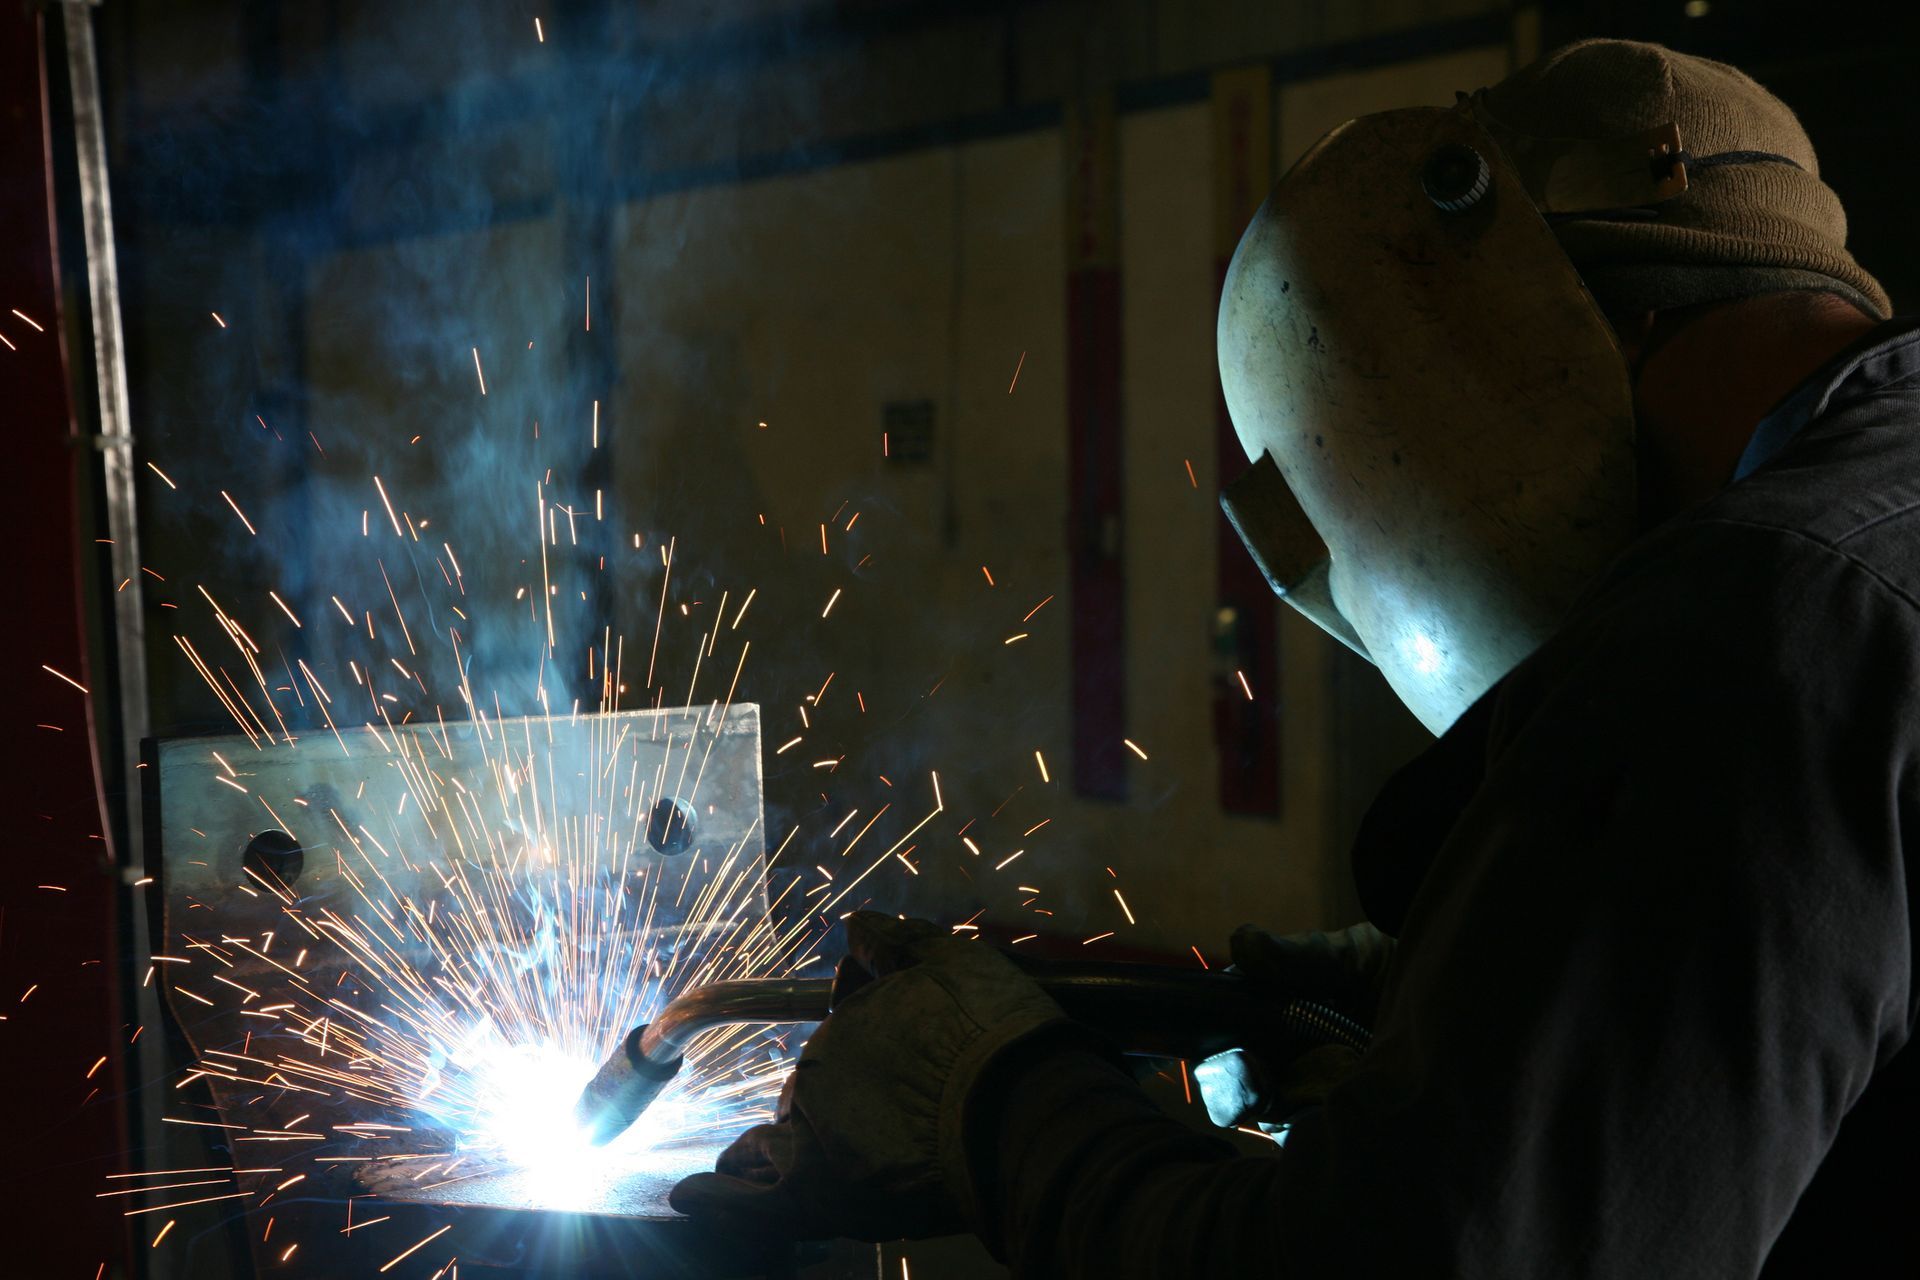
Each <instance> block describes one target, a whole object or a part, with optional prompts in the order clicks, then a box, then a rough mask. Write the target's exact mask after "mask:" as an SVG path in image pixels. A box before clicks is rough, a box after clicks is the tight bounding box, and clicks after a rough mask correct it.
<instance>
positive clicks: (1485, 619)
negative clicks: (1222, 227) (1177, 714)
mask: <svg viewBox="0 0 1920 1280" xmlns="http://www.w3.org/2000/svg"><path fill="white" fill-rule="evenodd" d="M1219 357H1220V376H1221V382H1222V384H1223V386H1224V388H1225V391H1226V397H1227V406H1228V409H1229V411H1230V412H1231V414H1232V416H1233V422H1234V428H1235V430H1236V431H1237V432H1238V434H1239V436H1240V442H1241V444H1242V446H1243V447H1244V448H1245V449H1246V451H1247V456H1248V458H1249V459H1250V460H1253V461H1254V463H1255V467H1254V469H1253V470H1252V471H1251V472H1249V474H1248V476H1247V477H1246V478H1245V479H1244V480H1243V481H1241V482H1236V484H1235V485H1233V486H1229V490H1228V492H1227V494H1226V495H1225V496H1224V497H1223V500H1222V501H1223V504H1224V505H1226V507H1227V508H1228V512H1229V515H1230V516H1231V517H1232V518H1233V521H1234V524H1235V527H1236V528H1238V529H1239V530H1240V531H1241V534H1242V537H1243V539H1245V540H1246V541H1247V542H1248V544H1249V548H1250V550H1252V551H1253V553H1254V556H1255V559H1256V560H1258V561H1259V562H1260V564H1261V567H1262V569H1263V571H1264V572H1266V574H1267V577H1268V579H1269V581H1270V582H1272V583H1273V585H1274V587H1275V590H1276V591H1277V592H1279V593H1280V594H1281V596H1282V597H1283V598H1284V599H1287V600H1288V601H1289V602H1290V603H1293V604H1295V605H1296V606H1297V607H1299V608H1300V609H1301V611H1302V612H1304V613H1306V614H1307V615H1308V616H1309V617H1312V618H1314V620H1315V621H1317V622H1320V623H1321V625H1323V626H1325V627H1326V628H1327V629H1328V630H1329V631H1331V632H1333V633H1334V634H1335V635H1337V636H1339V637H1340V638H1341V639H1342V640H1343V641H1345V642H1346V643H1348V644H1349V645H1351V646H1352V647H1354V648H1355V649H1357V650H1359V651H1361V652H1363V653H1365V654H1367V655H1368V656H1369V657H1371V658H1372V660H1373V661H1374V662H1375V663H1377V664H1378V665H1379V667H1380V669H1381V672H1382V673H1383V674H1384V675H1385V676H1386V678H1387V680H1388V682H1389V683H1390V684H1391V685H1392V686H1393V688H1394V690H1395V692H1396V693H1398V694H1399V696H1400V698H1401V700H1402V701H1403V702H1405V703H1406V704H1407V706H1408V708H1409V709H1410V710H1412V711H1413V713H1414V714H1415V715H1416V716H1418V717H1419V718H1420V720H1421V721H1422V722H1423V723H1424V724H1426V725H1427V727H1428V728H1429V729H1432V730H1433V731H1434V732H1436V733H1437V732H1440V731H1441V730H1444V729H1445V728H1446V726H1447V725H1449V724H1451V723H1452V722H1453V720H1454V719H1455V718H1457V717H1458V716H1459V714H1460V713H1461V712H1462V711H1464V710H1465V709H1466V708H1467V707H1468V706H1470V705H1471V704H1472V703H1473V701H1474V700H1475V699H1476V698H1478V697H1479V696H1480V694H1481V693H1483V692H1485V691H1486V689H1487V688H1489V687H1490V686H1491V685H1492V684H1493V683H1494V682H1495V681H1497V680H1498V679H1499V678H1500V677H1501V676H1502V675H1504V674H1506V672H1507V671H1509V670H1510V669H1512V667H1513V666H1515V665H1516V664H1517V663H1518V662H1520V661H1521V659H1523V658H1525V657H1526V656H1527V655H1528V654H1529V653H1531V652H1533V650H1534V649H1536V648H1537V647H1538V646H1539V645H1540V644H1541V643H1542V642H1543V641H1544V640H1545V639H1546V637H1547V636H1548V635H1549V634H1550V633H1551V632H1552V631H1553V629H1554V628H1555V626H1557V625H1558V623H1559V621H1560V618H1561V617H1562V615H1563V614H1564V612H1565V610H1566V609H1567V607H1568V606H1569V605H1570V604H1571V603H1572V601H1573V599H1574V598H1575V597H1576V596H1577V594H1578V593H1579V591H1580V590H1581V588H1582V587H1584V586H1585V585H1586V583H1587V582H1588V581H1590V580H1591V579H1592V578H1593V576H1594V575H1595V574H1596V573H1597V572H1598V571H1599V570H1600V569H1601V568H1602V567H1604V565H1605V564H1606V563H1607V561H1608V560H1610V559H1611V558H1612V557H1613V555H1614V554H1615V553H1616V552H1618V551H1619V550H1620V549H1621V548H1622V547H1624V546H1625V545H1626V544H1627V542H1628V541H1630V540H1631V538H1632V536H1633V532H1634V512H1635V482H1634V470H1633V405H1632V392H1631V387H1630V385H1629V380H1628V375H1627V368H1626V363H1625V361H1624V359H1623V358H1622V356H1621V354H1620V351H1619V349H1618V347H1617V345H1616V343H1615V341H1614V337H1613V333H1612V330H1611V329H1610V328H1609V327H1608V325H1607V323H1606V321H1605V320H1604V319H1603V318H1602V317H1601V315H1600V313H1599V311H1598V309H1597V308H1596V307H1595V305H1594V303H1593V300H1592V298H1591V297H1590V296H1589V295H1588V293H1587V291H1586V289H1585V288H1584V287H1583V286H1582V285H1581V283H1580V279H1579V276H1578V275H1577V274H1576V272H1575V271H1574V268H1573V265H1572V263H1570V262H1569V261H1568V260H1567V257H1566V255H1565V253H1563V252H1562V251H1561V249H1560V247H1559V245H1558V243H1557V242H1556V241H1555V239H1554V236H1553V233H1552V231H1551V230H1550V229H1549V228H1548V226H1547V224H1546V222H1545V221H1544V219H1543V218H1542V216H1541V214H1540V212H1539V211H1538V209H1537V208H1536V206H1535V204H1534V202H1533V200H1532V199H1531V198H1530V197H1529V193H1528V190H1527V188H1526V185H1525V183H1524V182H1523V181H1522V179H1521V177H1520V175H1519V174H1518V172H1517V171H1516V170H1515V168H1514V166H1513V164H1512V162H1511V161H1510V160H1509V158H1508V157H1507V155H1506V154H1505V153H1504V152H1503V151H1502V150H1501V148H1500V146H1499V145H1498V144H1497V143H1496V142H1495V141H1494V139H1493V137H1492V135H1490V134H1489V133H1488V131H1487V129H1486V128H1485V127H1484V126H1483V125H1482V124H1481V123H1480V122H1479V121H1478V120H1476V119H1475V116H1474V114H1473V112H1472V110H1471V109H1470V108H1469V107H1468V106H1467V105H1465V104H1463V106H1462V107H1460V108H1456V109H1452V110H1448V109H1444V108H1414V109H1409V110H1403V111H1389V112H1384V113H1382V114H1379V115H1373V116H1366V117H1363V118H1361V119H1359V120H1354V121H1350V122H1349V123H1347V124H1345V125H1342V126H1340V127H1339V128H1337V129H1335V130H1334V131H1333V132H1332V133H1330V134H1328V135H1327V136H1326V137H1325V138H1323V139H1321V141H1320V142H1319V143H1318V144H1316V145H1315V146H1314V148H1313V149H1312V150H1311V151H1309V152H1308V153H1307V154H1306V156H1304V157H1303V158H1302V159H1301V160H1300V162H1299V163H1298V164H1296V165H1295V166H1294V168H1293V169H1292V171H1291V172H1289V173H1288V174H1287V176H1286V177H1285V178H1283V179H1282V180H1281V182H1280V183H1279V185H1278V186H1276V187H1275V188H1274V190H1273V193H1272V194H1271V195H1270V196H1269V197H1268V199H1267V202H1266V204H1265V205H1264V206H1262V208H1261V210H1260V213H1259V214H1258V215H1257V216H1256V217H1255V219H1254V221H1253V224H1252V225H1251V226H1250V227H1249V228H1248V230H1247V232H1246V234H1245V236H1243V237H1242V239H1241V241H1240V246H1239V249H1238V250H1237V252H1236V253H1235V255H1234V260H1233V265H1232V267H1231V268H1230V270H1229V272H1228V276H1227V284H1226V289H1225V292H1224V294H1223V296H1222V299H1221V306H1220V325H1219Z"/></svg>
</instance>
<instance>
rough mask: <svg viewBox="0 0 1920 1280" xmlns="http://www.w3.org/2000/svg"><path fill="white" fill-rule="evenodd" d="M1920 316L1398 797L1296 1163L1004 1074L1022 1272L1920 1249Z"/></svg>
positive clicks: (1655, 535)
mask: <svg viewBox="0 0 1920 1280" xmlns="http://www.w3.org/2000/svg"><path fill="white" fill-rule="evenodd" d="M1916 765H1920V325H1916V323H1915V322H1905V321H1894V322H1890V323H1888V324H1886V325H1883V326H1881V327H1880V328H1879V329H1877V330H1875V331H1874V332H1873V333H1872V334H1870V335H1868V337H1867V338H1866V339H1865V340H1863V341H1862V342H1861V343H1857V344H1855V346H1854V347H1852V348H1850V349H1849V350H1848V351H1847V352H1844V353H1842V355H1841V356H1840V357H1838V358H1836V360H1835V361H1834V362H1833V363H1830V364H1829V365H1828V366H1826V367H1825V368H1824V369H1823V370H1822V371H1821V372H1819V373H1818V374H1816V375H1815V376H1814V377H1813V378H1812V379H1810V380H1809V381H1808V382H1807V383H1806V384H1804V385H1803V386H1802V387H1801V388H1800V389H1799V390H1798V391H1797V392H1795V393H1794V395H1793V396H1790V397H1789V398H1788V400H1787V401H1785V402H1783V404H1782V405H1781V406H1780V408H1779V409H1777V410H1776V411H1775V413H1774V414H1773V415H1770V417H1769V419H1768V420H1767V422H1766V423H1763V424H1762V427H1761V429H1760V431H1759V432H1757V433H1756V436H1755V443H1754V446H1753V447H1752V448H1751V449H1750V450H1749V454H1748V456H1747V457H1746V458H1744V459H1743V460H1742V464H1741V469H1740V472H1739V478H1737V479H1736V480H1735V481H1734V483H1732V484H1730V485H1729V486H1728V487H1727V488H1726V489H1725V490H1723V491H1722V492H1721V493H1720V494H1719V495H1717V496H1716V497H1714V498H1713V499H1712V500H1710V501H1709V502H1707V503H1705V504H1704V505H1701V506H1699V507H1697V508H1695V509H1693V510H1691V511H1689V512H1687V513H1685V514H1684V515H1682V516H1680V517H1677V518H1676V519H1674V520H1672V521H1670V522H1668V523H1667V524H1665V525H1663V526H1661V527H1660V528H1658V529H1655V530H1654V531H1652V532H1650V533H1648V534H1647V535H1645V536H1644V537H1642V538H1641V539H1640V540H1639V541H1637V542H1636V543H1635V544H1634V545H1633V546H1632V547H1631V548H1629V549H1628V551H1627V552H1626V553H1624V554H1623V555H1622V556H1621V557H1620V558H1619V559H1618V560H1617V561H1616V562H1615V563H1614V564H1613V565H1612V566H1610V567H1609V569H1608V570H1607V572H1606V573H1605V574H1604V575H1602V577H1601V578H1600V579H1599V580H1598V581H1597V582H1596V583H1594V584H1593V586H1592V587H1591V588H1590V589H1589V590H1588V592H1587V593H1586V595H1585V596H1584V597H1583V599H1582V600H1581V601H1580V603H1579V604H1578V605H1577V606H1576V607H1575V608H1574V610H1573V611H1572V612H1571V613H1570V614H1569V616H1568V618H1567V619H1566V621H1565V624H1564V625H1563V626H1562V627H1561V629H1560V630H1559V631H1558V632H1557V633H1556V635H1555V636H1554V637H1553V639H1552V640H1550V641H1549V642H1548V643H1547V644H1546V645H1545V646H1544V647H1542V648H1541V650H1540V651H1539V652H1538V653H1536V654H1535V655H1534V656H1533V657H1531V658H1530V659H1528V660H1527V661H1526V662H1525V663H1523V664H1522V665H1521V666H1520V667H1518V668H1516V669H1515V670H1514V671H1513V672H1512V673H1511V674H1510V675H1509V676H1508V677H1507V679H1506V680H1504V681H1503V682H1502V683H1501V684H1500V685H1499V686H1498V687H1496V688H1495V689H1494V690H1493V691H1492V692H1490V693H1489V694H1488V695H1487V697H1486V698H1484V699H1482V701H1481V703H1480V704H1479V705H1477V706H1476V708H1475V709H1474V710H1473V711H1472V712H1471V713H1469V714H1468V715H1467V716H1466V717H1463V719H1462V721H1461V723H1460V724H1459V725H1456V726H1455V727H1454V729H1452V730H1449V732H1448V733H1447V734H1446V735H1445V736H1443V737H1442V738H1441V739H1440V741H1439V742H1438V743H1436V744H1435V747H1434V748H1433V750H1432V751H1431V752H1429V754H1428V755H1427V756H1426V757H1423V758H1422V759H1421V760H1418V761H1416V762H1415V764H1414V765H1412V766H1410V767H1409V769H1408V770H1407V771H1405V772H1404V773H1403V774H1402V775H1401V777H1400V778H1398V779H1396V781H1395V782H1394V783H1393V784H1392V785H1390V786H1389V788H1388V789H1387V791H1386V792H1384V793H1383V796H1382V800H1381V802H1380V805H1379V806H1377V809H1376V812H1375V814H1374V815H1372V817H1371V818H1370V820H1369V822H1368V824H1367V827H1368V829H1367V831H1365V832H1364V833H1363V840H1362V842H1361V847H1360V849H1359V851H1358V853H1359V855H1360V856H1359V861H1358V863H1357V866H1356V873H1357V877H1358V879H1359V881H1360V884H1361V886H1362V890H1363V900H1364V902H1365V903H1366V906H1367V908H1368V911H1369V914H1370V915H1373V916H1375V917H1376V923H1379V924H1381V925H1382V927H1383V928H1385V929H1387V931H1388V932H1390V933H1394V934H1396V935H1397V936H1398V938H1399V948H1398V951H1397V954H1396V957H1395V960H1394V963H1393V966H1392V970H1391V973H1390V976H1389V979H1388V983H1387V989H1386V993H1385V996H1384V999H1383V1006H1382V1009H1381V1012H1380V1016H1379V1021H1378V1023H1377V1026H1376V1029H1375V1031H1376V1035H1375V1040H1374V1043H1373V1047H1372V1048H1371V1049H1370V1050H1369V1051H1368V1053H1367V1054H1366V1055H1365V1057H1364V1058H1363V1059H1362V1060H1361V1063H1360V1066H1359V1068H1358V1069H1357V1070H1356V1072H1355V1074H1354V1075H1353V1076H1351V1077H1350V1078H1349V1079H1347V1080H1346V1081H1345V1082H1344V1083H1343V1084H1341V1085H1340V1086H1339V1087H1338V1088H1336V1089H1335V1090H1334V1091H1333V1093H1332V1094H1331V1095H1330V1096H1329V1098H1328V1099H1327V1102H1326V1105H1325V1106H1324V1107H1322V1108H1320V1109H1319V1110H1318V1111H1316V1112H1314V1113H1312V1114H1310V1115H1309V1116H1308V1117H1307V1118H1306V1119H1304V1120H1303V1121H1301V1122H1300V1123H1298V1124H1296V1125H1295V1126H1294V1129H1293V1131H1292V1134H1291V1136H1290V1138H1289V1140H1288V1141H1287V1144H1286V1146H1285V1147H1284V1148H1283V1149H1280V1150H1277V1151H1276V1152H1275V1153H1273V1154H1272V1155H1271V1156H1246V1155H1238V1154H1236V1153H1235V1152H1233V1151H1232V1150H1231V1149H1230V1148H1229V1147H1228V1146H1227V1145H1226V1144H1225V1143H1223V1142H1221V1141H1220V1140H1219V1139H1218V1138H1217V1137H1215V1136H1213V1135H1211V1134H1208V1133H1204V1132H1200V1131H1196V1130H1194V1129H1192V1128H1190V1127H1188V1126H1186V1125H1183V1124H1181V1123H1179V1122H1177V1121H1174V1120H1172V1119H1169V1118H1167V1117H1165V1116H1163V1115H1162V1114H1160V1113H1159V1112H1158V1111H1157V1110H1156V1109H1155V1108H1154V1107H1153V1106H1152V1104H1151V1103H1149V1102H1148V1101H1147V1100H1146V1098H1145V1097H1144V1095H1142V1094H1141V1093H1140V1092H1139V1090H1138V1089H1137V1088H1135V1087H1134V1085H1133V1084H1132V1083H1131V1081H1130V1080H1129V1079H1128V1078H1127V1076H1126V1075H1125V1074H1124V1073H1123V1072H1122V1071H1120V1070H1119V1069H1118V1068H1117V1067H1115V1066H1114V1065H1113V1064H1112V1063H1111V1062H1110V1061H1109V1060H1108V1059H1106V1058H1105V1057H1103V1056H1101V1055H1100V1054H1097V1053H1094V1052H1091V1051H1087V1050H1082V1049H1076V1048H1070V1047H1065V1046H1060V1047H1055V1048H1052V1049H1035V1050H1032V1051H1031V1052H1030V1053H1029V1055H1028V1056H1027V1058H1026V1059H1025V1060H1024V1061H1019V1062H1017V1063H1015V1064H1013V1065H1010V1066H1009V1067H1008V1069H1007V1070H1006V1071H1005V1072H1004V1073H1002V1074H1001V1075H999V1076H998V1077H997V1078H996V1079H995V1080H994V1081H993V1082H992V1085H991V1088H992V1090H993V1094H994V1096H993V1098H992V1099H991V1103H990V1106H991V1110H986V1109H983V1111H982V1114H987V1115H990V1116H991V1117H992V1121H991V1131H990V1133H989V1134H988V1135H987V1138H988V1140H987V1141H986V1142H985V1143H984V1144H983V1146H982V1148H981V1151H982V1154H981V1155H980V1156H979V1159H978V1161H977V1168H976V1172H977V1174H978V1180H979V1182H980V1184H981V1185H982V1186H983V1187H984V1188H985V1189H986V1193H985V1195H984V1196H983V1197H982V1203H983V1213H982V1218H981V1221H980V1222H979V1223H978V1225H979V1227H980V1229H981V1232H982V1234H983V1236H985V1237H986V1239H987V1241H988V1243H989V1245H990V1246H992V1247H994V1248H995V1249H996V1251H998V1252H999V1253H1000V1254H1001V1255H1002V1256H1004V1257H1006V1258H1007V1259H1008V1260H1009V1261H1010V1262H1011V1264H1012V1265H1013V1269H1014V1271H1015V1274H1016V1275H1019V1276H1022V1277H1026V1276H1034V1277H1038V1276H1047V1277H1077V1276H1087V1277H1095V1276H1098V1277H1114V1276H1149V1275H1151V1276H1169V1277H1177V1276H1240V1275H1281V1276H1285V1275H1299V1276H1311V1277H1322V1276H1336V1275H1337V1276H1367V1277H1373V1276H1380V1277H1388V1276H1391V1277H1413V1276H1471V1277H1483V1276H1484V1277H1536V1276H1540V1277H1544V1276H1604V1277H1621V1278H1623V1280H1624V1278H1626V1277H1634V1278H1636V1280H1644V1278H1645V1277H1662V1276H1673V1277H1688V1278H1689V1280H1699V1278H1711V1277H1728V1278H1732V1277H1743V1278H1744V1277H1752V1276H1756V1275H1764V1276H1766V1277H1768V1280H1776V1278H1782V1277H1787V1276H1815V1275H1820V1276H1824V1275H1832V1274H1836V1273H1846V1272H1850V1273H1854V1274H1867V1275H1889V1276H1891V1275H1900V1276H1913V1275H1920V1236H1917V1235H1916V1222H1920V1181H1917V1180H1916V1177H1915V1173H1914V1170H1915V1168H1916V1160H1917V1159H1920V1158H1917V1157H1915V1156H1914V1155H1913V1154H1912V1153H1911V1152H1912V1144H1913V1143H1914V1142H1915V1141H1916V1140H1920V1130H1916V1118H1920V1116H1917V1109H1916V1080H1915V1075H1916V1072H1915V1066H1914V1063H1915V1058H1916V1055H1920V1050H1907V1051H1906V1052H1904V1053H1903V1052H1902V1049H1903V1047H1904V1046H1905V1045H1906V1044H1907V1042H1908V1040H1909V1038H1910V1037H1911V1035H1912V1032H1913V1028H1914V1023H1915V1012H1916V1010H1915V984H1914V955H1913V934H1914V923H1915V921H1914V895H1913V890H1912V882H1913V879H1914V876H1915V873H1916V871H1917V870H1920V867H1917V866H1916V858H1915V856H1914V853H1913V846H1914V841H1915V840H1920V808H1916V806H1917V805H1920V777H1917V776H1916Z"/></svg>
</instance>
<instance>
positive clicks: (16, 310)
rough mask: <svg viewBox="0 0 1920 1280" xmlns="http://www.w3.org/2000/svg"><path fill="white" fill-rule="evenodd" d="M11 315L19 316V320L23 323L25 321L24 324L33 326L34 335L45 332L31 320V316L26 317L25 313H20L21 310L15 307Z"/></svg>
mask: <svg viewBox="0 0 1920 1280" xmlns="http://www.w3.org/2000/svg"><path fill="white" fill-rule="evenodd" d="M13 314H15V315H16V316H19V317H20V318H21V319H22V320H24V321H26V322H27V323H28V324H29V325H32V326H33V331H34V332H35V333H45V332H46V330H45V329H42V328H41V327H40V325H39V323H38V322H36V321H35V320H34V318H33V317H32V316H30V315H28V314H27V313H26V312H24V311H22V310H21V309H20V308H18V307H15V308H14V309H13Z"/></svg>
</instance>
